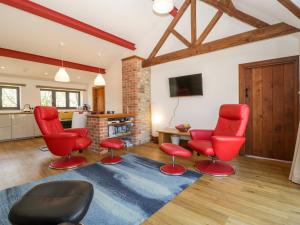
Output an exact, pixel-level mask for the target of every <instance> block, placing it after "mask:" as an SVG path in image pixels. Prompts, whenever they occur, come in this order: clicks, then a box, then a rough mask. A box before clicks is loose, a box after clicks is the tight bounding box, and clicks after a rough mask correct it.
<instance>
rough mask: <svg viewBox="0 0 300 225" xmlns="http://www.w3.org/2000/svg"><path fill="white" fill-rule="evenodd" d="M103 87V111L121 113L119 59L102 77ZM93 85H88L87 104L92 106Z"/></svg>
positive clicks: (120, 69) (120, 71)
mask: <svg viewBox="0 0 300 225" xmlns="http://www.w3.org/2000/svg"><path fill="white" fill-rule="evenodd" d="M103 77H104V79H105V82H106V85H105V110H106V111H115V113H122V62H121V59H118V60H116V61H115V63H114V64H112V65H111V66H110V67H109V68H108V69H106V74H105V75H103ZM93 86H94V84H93V82H91V83H90V84H89V91H88V102H89V104H90V105H91V106H92V103H93V92H92V91H93V90H92V88H93Z"/></svg>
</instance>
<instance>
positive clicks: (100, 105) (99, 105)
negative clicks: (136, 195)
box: [93, 87, 105, 113]
mask: <svg viewBox="0 0 300 225" xmlns="http://www.w3.org/2000/svg"><path fill="white" fill-rule="evenodd" d="M93 111H94V112H97V113H105V87H93Z"/></svg>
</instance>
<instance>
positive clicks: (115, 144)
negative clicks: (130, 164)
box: [100, 138, 125, 164]
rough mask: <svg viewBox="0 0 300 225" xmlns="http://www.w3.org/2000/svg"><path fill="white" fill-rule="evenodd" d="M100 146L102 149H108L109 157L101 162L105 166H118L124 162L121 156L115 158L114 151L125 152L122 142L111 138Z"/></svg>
mask: <svg viewBox="0 0 300 225" xmlns="http://www.w3.org/2000/svg"><path fill="white" fill-rule="evenodd" d="M100 146H101V147H102V148H108V152H109V154H110V155H109V156H107V157H105V158H103V159H102V160H101V162H102V163H103V164H117V163H119V162H122V160H123V159H122V158H121V157H120V156H114V150H123V149H125V144H124V142H123V141H122V140H120V139H118V138H109V139H105V140H103V141H101V143H100Z"/></svg>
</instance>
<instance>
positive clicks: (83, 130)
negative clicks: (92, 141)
mask: <svg viewBox="0 0 300 225" xmlns="http://www.w3.org/2000/svg"><path fill="white" fill-rule="evenodd" d="M65 132H67V133H75V134H77V135H79V136H80V137H86V136H87V134H88V132H89V130H88V129H87V128H70V129H65Z"/></svg>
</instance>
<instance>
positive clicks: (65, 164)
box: [49, 156, 87, 170]
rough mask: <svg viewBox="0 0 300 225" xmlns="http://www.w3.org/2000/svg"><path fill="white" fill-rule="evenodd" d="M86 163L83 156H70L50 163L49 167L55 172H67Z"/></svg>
mask: <svg viewBox="0 0 300 225" xmlns="http://www.w3.org/2000/svg"><path fill="white" fill-rule="evenodd" d="M86 162H87V160H86V158H85V157H83V156H70V157H64V158H61V159H58V160H55V161H52V162H51V163H50V165H49V167H50V168H51V169H55V170H68V169H74V168H77V167H79V166H81V165H82V164H84V163H86Z"/></svg>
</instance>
